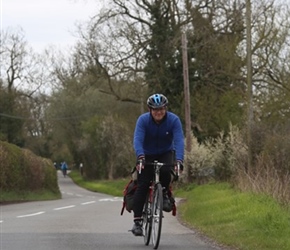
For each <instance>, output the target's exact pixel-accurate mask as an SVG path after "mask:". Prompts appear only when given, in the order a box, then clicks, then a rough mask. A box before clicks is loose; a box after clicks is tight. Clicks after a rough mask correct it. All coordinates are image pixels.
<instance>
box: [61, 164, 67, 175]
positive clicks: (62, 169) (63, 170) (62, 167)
mask: <svg viewBox="0 0 290 250" xmlns="http://www.w3.org/2000/svg"><path fill="white" fill-rule="evenodd" d="M61 171H62V174H63V176H64V177H66V174H67V164H66V162H65V161H64V162H63V163H62V164H61Z"/></svg>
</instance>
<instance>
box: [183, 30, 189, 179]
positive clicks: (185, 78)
mask: <svg viewBox="0 0 290 250" xmlns="http://www.w3.org/2000/svg"><path fill="white" fill-rule="evenodd" d="M181 40H182V60H183V81H184V101H185V136H186V148H185V149H186V151H187V152H188V153H190V151H191V117H190V91H189V77H188V56H187V38H186V33H185V32H182V39H181ZM190 174H191V169H190V166H187V178H188V181H190Z"/></svg>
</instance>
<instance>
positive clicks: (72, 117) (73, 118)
mask: <svg viewBox="0 0 290 250" xmlns="http://www.w3.org/2000/svg"><path fill="white" fill-rule="evenodd" d="M0 116H3V117H7V118H10V119H16V120H33V121H37V120H44V121H59V120H77V119H81V118H84V117H88V116H91V115H81V116H67V117H56V118H51V119H43V118H40V119H37V118H31V117H24V116H15V115H8V114H4V113H0Z"/></svg>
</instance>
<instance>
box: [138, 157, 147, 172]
mask: <svg viewBox="0 0 290 250" xmlns="http://www.w3.org/2000/svg"><path fill="white" fill-rule="evenodd" d="M144 166H145V156H144V155H140V156H139V157H138V159H137V164H136V169H137V171H138V172H139V173H141V170H142V169H144Z"/></svg>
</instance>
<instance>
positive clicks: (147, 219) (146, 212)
mask: <svg viewBox="0 0 290 250" xmlns="http://www.w3.org/2000/svg"><path fill="white" fill-rule="evenodd" d="M150 191H151V190H149V192H148V194H147V196H146V200H145V203H144V207H143V223H142V226H143V232H144V243H145V245H146V246H148V245H149V242H150V238H151V231H152V219H151V218H152V216H151V203H150V200H149V199H150V197H149V196H150Z"/></svg>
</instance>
